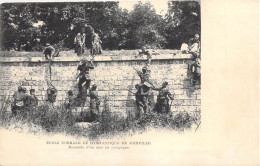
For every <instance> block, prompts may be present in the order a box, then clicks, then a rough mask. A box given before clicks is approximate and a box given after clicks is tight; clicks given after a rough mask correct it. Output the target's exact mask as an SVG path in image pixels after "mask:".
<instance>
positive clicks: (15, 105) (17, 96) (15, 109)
mask: <svg viewBox="0 0 260 166" xmlns="http://www.w3.org/2000/svg"><path fill="white" fill-rule="evenodd" d="M37 106H38V98H37V97H36V95H35V89H30V95H28V94H26V88H24V87H22V86H19V87H18V90H17V91H16V92H15V93H14V95H13V101H12V104H11V107H12V108H11V109H12V114H13V115H14V116H15V115H17V113H26V112H28V111H30V110H32V109H33V108H35V107H37Z"/></svg>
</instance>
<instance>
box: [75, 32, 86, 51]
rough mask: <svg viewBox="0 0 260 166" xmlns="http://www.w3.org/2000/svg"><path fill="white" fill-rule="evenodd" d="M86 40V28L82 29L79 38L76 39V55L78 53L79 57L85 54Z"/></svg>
mask: <svg viewBox="0 0 260 166" xmlns="http://www.w3.org/2000/svg"><path fill="white" fill-rule="evenodd" d="M85 40H86V34H85V28H81V31H80V33H78V34H77V36H76V37H75V38H74V44H75V53H77V55H78V56H80V55H82V54H83V53H84V52H85Z"/></svg>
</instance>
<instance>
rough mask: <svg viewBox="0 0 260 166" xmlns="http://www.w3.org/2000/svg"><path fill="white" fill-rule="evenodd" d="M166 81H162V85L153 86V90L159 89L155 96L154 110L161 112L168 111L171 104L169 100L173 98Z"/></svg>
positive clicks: (165, 112)
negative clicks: (158, 86)
mask: <svg viewBox="0 0 260 166" xmlns="http://www.w3.org/2000/svg"><path fill="white" fill-rule="evenodd" d="M167 86H168V82H166V81H165V82H163V84H162V87H160V88H154V89H153V90H157V91H159V94H158V96H157V102H156V104H155V107H154V111H155V112H157V113H161V114H167V113H169V111H170V109H171V106H170V104H169V100H173V99H174V98H173V96H172V94H171V93H170V92H169V90H168V89H167Z"/></svg>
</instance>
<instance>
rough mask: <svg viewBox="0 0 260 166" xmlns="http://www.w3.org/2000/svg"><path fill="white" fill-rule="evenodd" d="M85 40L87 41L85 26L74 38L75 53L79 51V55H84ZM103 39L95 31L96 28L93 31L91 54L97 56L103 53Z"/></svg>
mask: <svg viewBox="0 0 260 166" xmlns="http://www.w3.org/2000/svg"><path fill="white" fill-rule="evenodd" d="M85 42H86V34H85V28H81V31H80V33H78V34H77V35H76V37H75V38H74V44H75V53H77V55H78V56H80V55H82V54H83V53H84V52H85V47H86V46H85ZM101 44H102V41H101V40H100V37H99V36H98V34H97V33H95V31H94V30H92V31H91V50H90V53H91V56H93V57H94V56H95V55H97V54H102V48H101Z"/></svg>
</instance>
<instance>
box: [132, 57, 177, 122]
mask: <svg viewBox="0 0 260 166" xmlns="http://www.w3.org/2000/svg"><path fill="white" fill-rule="evenodd" d="M149 62H150V59H149V58H148V65H147V66H145V67H143V68H142V72H141V71H138V70H137V74H138V76H139V77H140V79H141V83H140V84H136V85H135V88H136V90H137V91H136V93H135V98H136V106H137V112H136V118H137V119H139V118H141V119H142V118H143V117H145V116H146V115H147V114H148V113H151V111H152V110H153V111H154V112H156V113H158V114H168V113H169V111H170V107H171V105H170V103H169V101H170V100H173V99H174V98H173V95H172V94H171V93H170V91H169V90H168V88H167V86H168V82H166V81H165V82H163V84H162V86H161V87H159V88H156V87H155V86H154V85H153V83H152V82H151V80H150V73H151V71H150V69H149ZM152 90H155V91H159V94H158V96H157V102H156V104H155V106H154V107H153V104H154V96H153V92H152Z"/></svg>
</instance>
